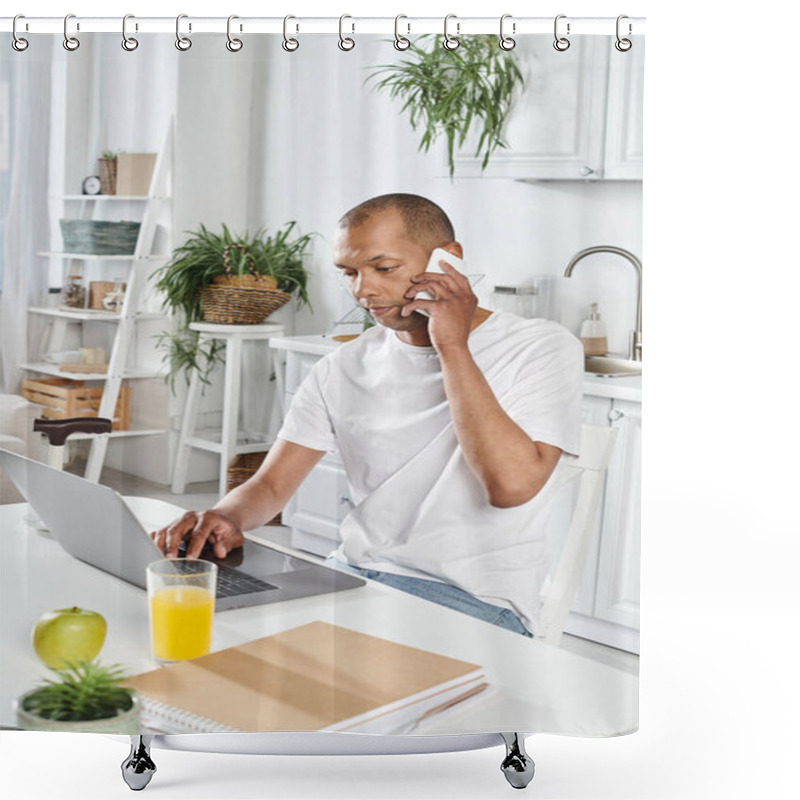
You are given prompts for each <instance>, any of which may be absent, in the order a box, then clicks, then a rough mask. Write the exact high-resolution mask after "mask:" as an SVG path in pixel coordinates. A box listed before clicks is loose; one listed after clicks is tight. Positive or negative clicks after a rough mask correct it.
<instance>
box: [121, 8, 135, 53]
mask: <svg viewBox="0 0 800 800" xmlns="http://www.w3.org/2000/svg"><path fill="white" fill-rule="evenodd" d="M133 18H134V16H133V14H126V15H125V16H124V17H123V18H122V49H123V50H127V51H128V52H129V53H131V52H133V51H134V50H135V49H136V48H137V47H138V46H139V40H138V39H134V38H133V36H128V31H127V27H128V20H129V19H133ZM136 30H137V31H138V30H139V25H138V24H137V25H136Z"/></svg>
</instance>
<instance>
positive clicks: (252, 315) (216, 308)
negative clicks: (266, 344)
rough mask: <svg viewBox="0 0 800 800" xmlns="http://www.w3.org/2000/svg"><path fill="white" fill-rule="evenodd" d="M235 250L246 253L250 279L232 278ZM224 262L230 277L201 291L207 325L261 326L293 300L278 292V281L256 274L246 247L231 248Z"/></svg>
mask: <svg viewBox="0 0 800 800" xmlns="http://www.w3.org/2000/svg"><path fill="white" fill-rule="evenodd" d="M233 249H239V250H244V252H245V254H246V256H247V263H248V266H249V268H250V272H251V274H250V275H232V274H231V265H230V251H231V250H233ZM223 258H224V261H225V272H226V274H225V275H220V276H218V277H216V278H214V280H213V281H212V283H211V284H210V285H208V286H205V287H203V289H202V290H201V294H200V300H201V303H202V307H203V320H204V321H205V322H216V323H218V324H221V325H258V324H259V323H261V322H263V321H264V320H265V319H266V318H267V317H268V316H269V315H270V314H272V312H273V311H277V310H278V309H279V308H280V307H281V306H284V305H286V303H288V302H289V300H290V299H291V297H292V296H291V294H289V293H288V292H282V291H280V290H279V289H277V288H276V287H277V281H276V280H275V278H273V277H271V276H269V275H259V274H258V273H256V271H255V267H254V265H253V259H252V256H251V255H250V254H249V253H248V252H247V250H246V248H245V247H244V245H239V244H232V245H228V247H226V248H225V250H224V253H223Z"/></svg>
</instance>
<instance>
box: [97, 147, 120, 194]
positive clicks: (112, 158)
mask: <svg viewBox="0 0 800 800" xmlns="http://www.w3.org/2000/svg"><path fill="white" fill-rule="evenodd" d="M97 168H98V172H99V173H100V194H116V193H117V153H115V152H113V151H112V150H105V151H104V152H103V155H102V157H101V158H98V159H97Z"/></svg>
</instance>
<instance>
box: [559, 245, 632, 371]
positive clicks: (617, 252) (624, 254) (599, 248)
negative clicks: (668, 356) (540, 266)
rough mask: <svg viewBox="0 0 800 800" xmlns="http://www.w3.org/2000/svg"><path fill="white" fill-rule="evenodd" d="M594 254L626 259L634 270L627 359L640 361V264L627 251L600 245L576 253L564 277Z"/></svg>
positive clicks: (568, 275)
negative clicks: (632, 321) (633, 306)
mask: <svg viewBox="0 0 800 800" xmlns="http://www.w3.org/2000/svg"><path fill="white" fill-rule="evenodd" d="M595 253H614V254H615V255H618V256H622V257H623V258H627V259H628V261H630V262H631V264H633V267H634V269H635V270H636V330H634V331H631V332H630V337H629V339H628V358H629V359H631V360H632V361H641V360H642V262H641V261H639V259H638V258H636V256H635V255H634V254H633V253H631V252H630V251H628V250H623V248H621V247H613V246H611V245H606V244H601V245H597V246H596V247H587V248H586V249H585V250H581V251H580V253H576V254H575V255H574V256H573V257H572V259H571V260H570V262H569V264H567V268H566V269H565V270H564V277H565V278H569V277H570V276H571V275H572V270H574V269H575V265H576V264H577V263H578V262H579V261H581V260H582V259H584V258H586V256H591V255H594V254H595Z"/></svg>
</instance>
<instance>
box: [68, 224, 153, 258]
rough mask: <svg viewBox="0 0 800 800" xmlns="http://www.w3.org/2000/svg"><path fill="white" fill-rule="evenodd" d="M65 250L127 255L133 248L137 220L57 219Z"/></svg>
mask: <svg viewBox="0 0 800 800" xmlns="http://www.w3.org/2000/svg"><path fill="white" fill-rule="evenodd" d="M59 224H60V225H61V237H62V238H63V240H64V252H65V253H87V254H92V255H102V256H130V255H133V251H134V250H135V249H136V240H137V239H138V238H139V228H140V227H141V222H106V221H103V220H93V219H61V220H59Z"/></svg>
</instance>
